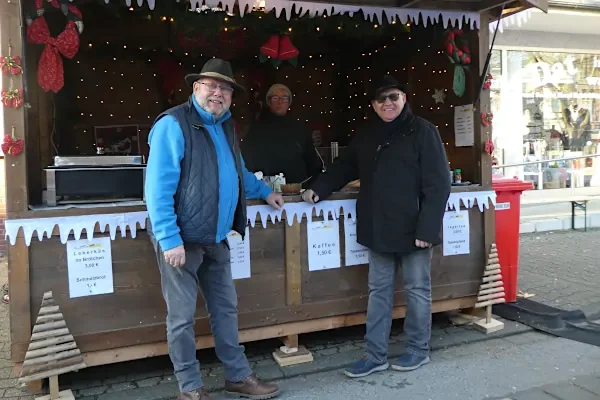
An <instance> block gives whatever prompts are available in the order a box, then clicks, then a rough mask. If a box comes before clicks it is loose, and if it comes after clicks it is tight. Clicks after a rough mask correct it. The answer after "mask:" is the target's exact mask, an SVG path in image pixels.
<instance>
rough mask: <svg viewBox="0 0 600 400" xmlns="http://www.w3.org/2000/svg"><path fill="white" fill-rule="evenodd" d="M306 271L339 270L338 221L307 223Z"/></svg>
mask: <svg viewBox="0 0 600 400" xmlns="http://www.w3.org/2000/svg"><path fill="white" fill-rule="evenodd" d="M306 230H307V236H308V270H309V271H319V270H322V269H332V268H340V267H341V263H340V257H341V255H340V222H339V220H337V219H336V220H332V221H319V222H309V223H308V224H307V226H306Z"/></svg>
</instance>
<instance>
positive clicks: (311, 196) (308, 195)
mask: <svg viewBox="0 0 600 400" xmlns="http://www.w3.org/2000/svg"><path fill="white" fill-rule="evenodd" d="M302 200H304V201H305V202H307V203H310V204H315V203H316V202H318V201H319V195H318V194H316V193H315V191H314V190H312V189H306V190H305V191H304V193H302Z"/></svg>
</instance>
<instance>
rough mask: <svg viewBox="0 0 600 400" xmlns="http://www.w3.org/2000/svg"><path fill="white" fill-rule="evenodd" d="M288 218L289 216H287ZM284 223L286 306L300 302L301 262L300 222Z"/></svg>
mask: <svg viewBox="0 0 600 400" xmlns="http://www.w3.org/2000/svg"><path fill="white" fill-rule="evenodd" d="M288 218H289V217H288ZM281 223H283V224H285V275H286V278H285V302H286V304H287V305H288V306H292V305H298V304H302V263H301V259H300V254H301V251H300V244H301V243H302V240H301V237H300V234H301V229H302V226H303V225H302V224H299V223H297V222H295V221H294V224H293V225H292V226H289V224H288V222H287V221H282V222H281Z"/></svg>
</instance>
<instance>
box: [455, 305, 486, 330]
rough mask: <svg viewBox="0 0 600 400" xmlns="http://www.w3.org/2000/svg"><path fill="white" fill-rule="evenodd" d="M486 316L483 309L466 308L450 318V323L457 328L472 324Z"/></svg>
mask: <svg viewBox="0 0 600 400" xmlns="http://www.w3.org/2000/svg"><path fill="white" fill-rule="evenodd" d="M484 316H485V311H484V310H482V309H481V308H465V309H462V310H460V311H459V312H454V313H452V314H451V315H450V316H449V319H450V322H452V324H453V325H456V326H462V325H468V324H472V323H474V322H475V321H477V320H478V319H481V318H483V317H484Z"/></svg>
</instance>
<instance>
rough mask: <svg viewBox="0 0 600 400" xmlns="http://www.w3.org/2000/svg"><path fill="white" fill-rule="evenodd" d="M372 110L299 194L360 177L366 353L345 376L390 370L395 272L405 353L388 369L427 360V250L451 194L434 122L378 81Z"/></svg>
mask: <svg viewBox="0 0 600 400" xmlns="http://www.w3.org/2000/svg"><path fill="white" fill-rule="evenodd" d="M371 105H372V107H373V110H374V111H375V113H376V114H377V116H375V118H372V119H371V120H369V121H368V122H367V123H366V124H364V125H363V126H362V127H360V128H359V129H357V131H356V135H355V137H354V138H353V139H352V141H351V143H350V144H349V146H348V149H347V152H346V153H344V154H343V155H342V157H341V158H340V159H338V160H337V161H336V162H335V163H333V164H332V165H331V166H330V167H329V168H328V170H327V172H325V173H324V174H322V175H320V177H319V178H318V179H317V180H316V181H315V183H314V184H313V185H311V189H309V190H307V191H305V192H304V193H303V196H302V197H303V199H304V201H306V202H309V203H315V202H318V201H319V200H321V199H326V198H327V197H329V195H330V194H331V193H332V192H333V191H336V190H339V189H341V188H342V187H343V186H344V185H346V184H347V183H348V182H350V181H352V180H355V179H357V178H359V179H360V193H359V195H358V199H357V203H356V207H357V210H356V216H357V240H358V242H359V243H360V244H362V245H364V246H366V247H368V248H369V304H368V309H367V324H366V325H367V333H366V335H365V342H366V354H365V355H364V356H363V357H362V358H361V359H360V360H358V361H357V362H356V363H355V364H354V365H353V366H351V367H350V368H348V369H347V370H346V371H345V373H346V375H348V376H349V377H352V378H358V377H363V376H367V375H369V374H371V373H373V372H377V371H384V370H386V369H387V368H388V367H389V363H388V359H387V351H388V339H389V335H390V329H391V325H392V309H393V306H394V286H395V280H396V276H397V274H398V270H399V269H401V270H402V278H403V282H404V293H405V298H406V319H405V321H404V332H405V334H406V343H405V347H406V351H405V352H404V354H402V355H401V356H400V358H399V359H398V360H396V361H395V362H393V363H392V368H393V369H395V370H398V371H410V370H414V369H417V368H419V367H420V366H422V365H424V364H426V363H428V362H429V341H430V338H431V256H432V252H433V249H432V248H433V246H436V245H438V244H440V243H441V230H442V219H443V216H444V212H445V210H446V202H447V201H448V196H449V195H450V178H449V177H448V159H447V157H446V152H445V150H444V145H443V143H442V140H441V138H440V135H439V133H438V131H437V129H436V127H435V126H434V125H433V124H431V123H430V122H428V121H426V120H424V119H422V118H419V117H417V116H415V115H413V113H412V112H411V110H410V107H409V105H408V103H407V102H406V89H405V87H404V86H403V85H400V84H399V83H398V82H397V81H396V79H394V78H393V77H391V76H389V75H388V76H385V77H384V78H383V79H382V80H381V81H380V82H378V83H377V84H376V85H375V87H374V90H373V91H372V101H371Z"/></svg>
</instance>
